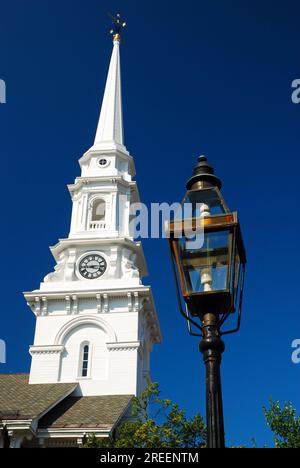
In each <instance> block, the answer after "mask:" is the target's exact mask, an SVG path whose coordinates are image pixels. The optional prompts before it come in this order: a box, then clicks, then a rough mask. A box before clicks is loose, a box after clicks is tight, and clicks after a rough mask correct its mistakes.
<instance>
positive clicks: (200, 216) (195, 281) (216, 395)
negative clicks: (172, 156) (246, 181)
mask: <svg viewBox="0 0 300 468" xmlns="http://www.w3.org/2000/svg"><path fill="white" fill-rule="evenodd" d="M221 187H222V182H221V180H220V179H219V178H218V177H217V176H216V175H215V173H214V169H213V168H212V166H210V165H209V163H208V162H207V158H206V157H205V156H200V157H199V158H198V164H197V166H196V167H195V168H194V170H193V175H192V177H191V178H190V180H189V181H188V183H187V186H186V188H187V193H186V196H185V198H184V200H183V202H182V207H183V208H184V210H183V212H184V213H185V204H186V203H187V204H189V205H192V210H191V209H190V208H191V207H190V206H189V210H190V211H188V214H187V215H184V216H183V218H182V220H179V221H178V220H174V221H171V222H170V223H169V229H168V233H169V235H170V237H169V244H170V251H171V259H172V265H173V273H174V278H175V284H176V290H177V297H178V303H179V310H180V313H181V315H182V316H183V317H184V318H185V319H186V320H187V323H188V331H189V334H190V335H191V336H197V337H201V338H202V339H201V342H200V345H199V349H200V352H201V353H202V355H203V360H204V364H205V369H206V420H207V445H208V448H225V434H224V416H223V403H222V386H221V361H222V354H223V352H224V351H225V344H224V342H223V340H222V338H221V337H222V336H223V335H228V334H231V333H235V332H238V331H239V329H240V324H241V313H242V299H243V290H244V275H245V265H246V252H245V247H244V243H243V238H242V234H241V229H240V224H239V221H238V215H237V213H236V212H230V210H229V208H228V206H227V204H226V202H225V200H224V198H223V197H222V195H221V192H220V190H221ZM190 213H192V214H190ZM185 221H188V223H187V225H188V226H190V225H191V224H192V226H193V229H194V226H196V233H197V223H199V224H198V226H200V228H203V232H202V231H201V230H200V229H198V232H199V233H200V238H201V235H202V234H203V235H204V236H203V243H202V245H201V246H197V247H195V246H193V247H191V245H190V244H189V242H188V241H189V239H190V234H191V233H190V232H188V233H187V232H185V228H186V226H185ZM191 221H192V223H191ZM178 234H179V238H178ZM188 234H189V235H188ZM193 235H194V236H197V234H195V230H194V231H193ZM182 298H183V299H184V302H185V306H183V304H182ZM234 313H236V314H237V321H236V325H235V327H234V328H231V329H227V327H223V325H224V323H225V322H226V321H227V319H228V318H229V316H231V314H234Z"/></svg>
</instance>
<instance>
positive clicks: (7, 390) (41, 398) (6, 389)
mask: <svg viewBox="0 0 300 468" xmlns="http://www.w3.org/2000/svg"><path fill="white" fill-rule="evenodd" d="M28 381H29V375H28V374H0V418H1V419H6V420H17V419H34V418H37V417H39V416H41V415H43V414H44V413H45V412H47V411H48V410H50V409H51V408H52V407H53V406H54V405H55V404H56V403H58V402H60V401H61V400H62V399H64V398H65V397H67V396H68V395H70V394H71V393H72V392H73V391H74V390H75V388H76V386H77V384H76V383H57V384H38V385H35V384H34V385H29V384H28Z"/></svg>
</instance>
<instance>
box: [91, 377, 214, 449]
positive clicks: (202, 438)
mask: <svg viewBox="0 0 300 468" xmlns="http://www.w3.org/2000/svg"><path fill="white" fill-rule="evenodd" d="M205 444H206V428H205V424H204V420H203V418H202V416H200V415H199V414H197V415H196V416H195V417H193V418H188V417H187V416H186V414H185V411H184V410H182V409H180V408H179V407H178V405H176V404H173V403H172V402H171V400H166V399H165V400H163V399H161V398H160V391H159V388H158V384H151V385H149V386H148V387H147V388H146V389H145V390H144V392H143V393H142V395H141V396H139V397H136V398H134V399H133V402H132V415H131V417H130V418H129V419H128V420H126V421H125V422H123V423H122V424H120V426H119V428H118V429H117V432H116V434H115V436H114V437H112V438H110V439H97V438H96V437H95V436H93V435H91V436H89V437H88V438H87V440H86V441H85V443H84V447H85V448H96V447H97V448H99V447H102V448H167V447H170V448H204V447H205Z"/></svg>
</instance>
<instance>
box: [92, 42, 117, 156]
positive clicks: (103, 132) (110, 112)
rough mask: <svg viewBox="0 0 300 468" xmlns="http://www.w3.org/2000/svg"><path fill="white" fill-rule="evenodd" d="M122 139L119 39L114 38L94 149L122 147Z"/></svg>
mask: <svg viewBox="0 0 300 468" xmlns="http://www.w3.org/2000/svg"><path fill="white" fill-rule="evenodd" d="M123 138H124V137H123V113H122V91H121V70H120V37H115V38H114V41H113V52H112V56H111V61H110V66H109V71H108V76H107V81H106V86H105V92H104V97H103V102H102V107H101V113H100V118H99V123H98V128H97V133H96V137H95V142H94V148H97V149H101V145H103V144H105V146H106V147H107V146H108V145H109V144H111V145H112V147H116V146H120V147H122V146H123Z"/></svg>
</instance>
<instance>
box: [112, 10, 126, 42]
mask: <svg viewBox="0 0 300 468" xmlns="http://www.w3.org/2000/svg"><path fill="white" fill-rule="evenodd" d="M109 16H110V17H111V19H112V24H113V27H112V29H111V30H110V34H112V35H113V38H114V41H120V40H121V31H122V28H125V26H126V22H125V21H121V15H120V13H118V14H117V16H116V17H114V16H113V15H111V14H110V13H109Z"/></svg>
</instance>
